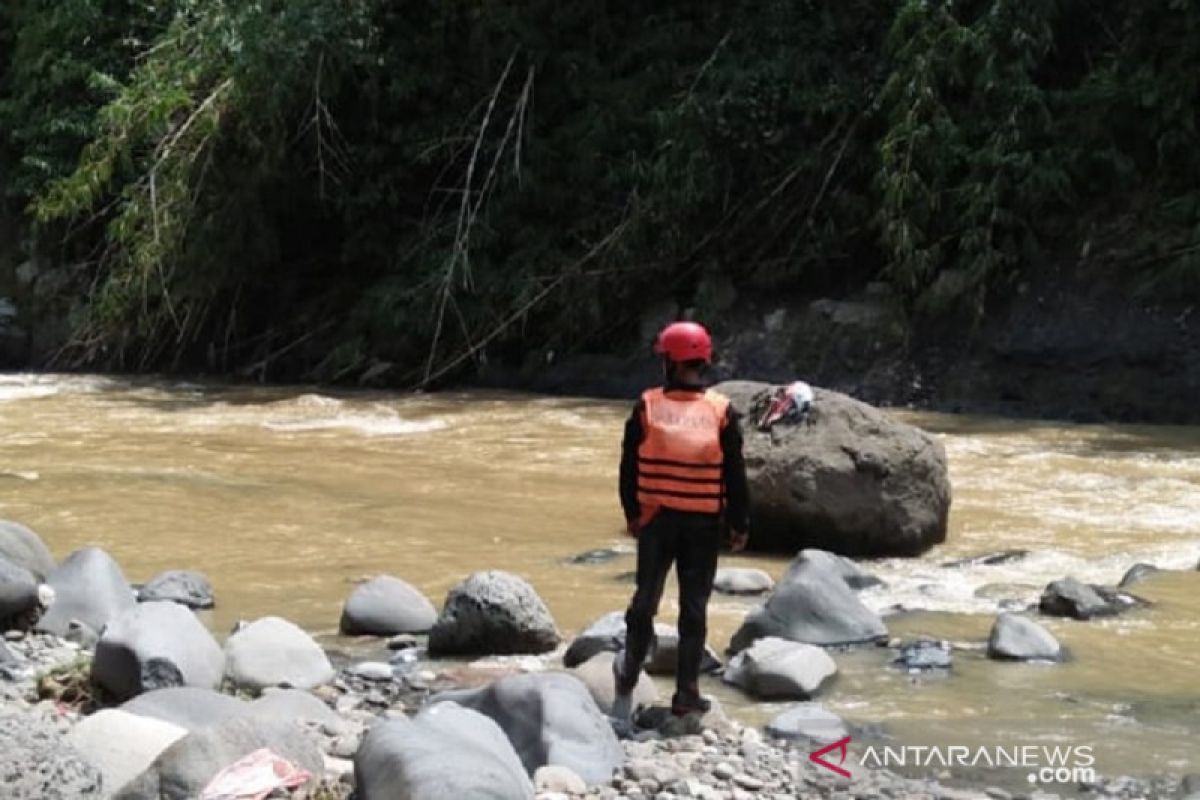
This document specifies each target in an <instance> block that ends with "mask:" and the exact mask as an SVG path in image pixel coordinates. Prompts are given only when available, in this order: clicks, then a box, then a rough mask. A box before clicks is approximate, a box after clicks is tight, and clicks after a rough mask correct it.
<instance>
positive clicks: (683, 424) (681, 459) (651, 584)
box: [613, 322, 749, 729]
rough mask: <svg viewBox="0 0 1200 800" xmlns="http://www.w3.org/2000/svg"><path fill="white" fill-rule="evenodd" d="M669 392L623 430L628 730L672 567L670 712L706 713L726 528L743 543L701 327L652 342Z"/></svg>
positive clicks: (619, 694) (619, 682)
mask: <svg viewBox="0 0 1200 800" xmlns="http://www.w3.org/2000/svg"><path fill="white" fill-rule="evenodd" d="M654 352H656V353H658V354H659V355H661V356H662V358H663V371H664V377H665V385H664V386H663V387H662V388H659V389H651V390H649V391H647V392H645V393H644V394H643V395H642V398H641V400H639V401H638V403H637V405H636V406H635V407H634V410H633V414H632V415H631V416H630V417H629V421H628V422H626V423H625V438H624V441H623V443H622V451H621V477H620V492H621V505H622V507H623V509H624V511H625V520H626V525H627V528H628V530H629V533H630V535H632V536H635V537H637V540H638V546H637V591H636V592H635V593H634V595H633V600H632V601H631V602H630V604H629V609H628V611H627V612H626V614H625V624H626V641H625V649H624V650H623V651H622V653H621V654H620V655H618V657H617V659H616V660H615V661H614V662H613V677H614V680H615V682H616V702H615V703H614V704H613V717H614V720H615V721H616V722H617V723H618V725H619V726H621V727H624V728H626V729H627V728H628V726H629V724H630V722H631V719H630V718H631V714H632V711H633V709H632V694H633V689H634V687H635V686H636V685H637V681H638V677H639V676H640V674H641V668H642V663H643V662H644V661H645V659H646V655H647V652H648V650H649V648H650V644H651V642H652V640H653V638H654V615H655V614H657V613H658V605H659V601H660V600H661V598H662V593H663V587H664V584H665V582H666V578H667V572H668V571H669V570H670V569H671V564H672V563H674V564H675V568H676V573H677V575H678V580H679V663H678V665H677V670H676V692H675V695H674V697H672V698H671V711H672V712H673V713H674V714H676V715H680V716H682V715H685V714H689V713H692V712H700V713H703V712H705V711H707V710H708V709H709V703H708V701H707V700H705V699H704V698H703V697H701V696H700V689H699V681H700V662H701V659H702V658H703V657H704V643H705V635H706V633H707V622H706V616H707V611H708V598H709V595H710V594H712V586H713V578H714V576H715V574H716V570H717V554H718V551H719V550H720V547H721V534H722V529H723V527H724V525H723V524H722V523H723V522H724V523H725V524H728V526H729V528H730V530H731V541H730V544H731V548H732V549H733V550H734V551H735V552H736V551H739V550H741V549H743V548H744V547H745V546H746V539H747V531H748V517H749V493H748V491H747V488H746V467H745V462H744V461H743V459H742V436H741V432H740V430H739V429H738V424H737V415H736V412H734V410H733V408H732V407H731V406H730V404H729V400H728V399H727V398H725V397H724V396H722V395H720V394H718V393H717V392H713V391H711V390H706V389H705V385H704V376H705V372H706V370H707V368H708V365H709V364H711V363H712V339H711V338H710V337H709V335H708V331H706V330H705V329H704V328H703V327H702V326H701V325H698V324H696V323H694V322H675V323H672V324H671V325H668V326H667V327H666V328H664V329H663V331H662V332H661V333H660V334H659V335H658V339H657V341H656V342H655V345H654Z"/></svg>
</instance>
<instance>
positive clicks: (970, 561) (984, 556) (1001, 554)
mask: <svg viewBox="0 0 1200 800" xmlns="http://www.w3.org/2000/svg"><path fill="white" fill-rule="evenodd" d="M1028 555H1029V551H1028V550H1021V549H1013V550H1000V551H997V552H995V553H981V554H980V555H977V556H967V557H966V558H959V559H955V560H954V561H946V562H943V564H942V566H943V567H944V568H946V569H959V568H962V567H996V566H1000V565H1001V564H1011V563H1012V562H1014V561H1020V560H1022V559H1024V558H1025V557H1026V556H1028Z"/></svg>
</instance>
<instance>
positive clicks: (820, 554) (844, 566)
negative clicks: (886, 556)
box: [779, 548, 883, 591]
mask: <svg viewBox="0 0 1200 800" xmlns="http://www.w3.org/2000/svg"><path fill="white" fill-rule="evenodd" d="M812 569H816V570H819V571H822V572H826V573H830V574H835V575H838V576H839V577H841V579H842V580H843V581H845V583H846V585H847V586H849V587H850V588H851V589H854V590H855V591H858V590H860V589H870V588H872V587H875V586H882V585H883V581H881V580H880V579H879V578H877V577H875V576H874V575H871V574H869V573H868V572H866V571H864V570H863V568H862V567H860V566H859V565H858V564H856V563H854V562H853V561H851V560H850V559H848V558H846V557H845V556H839V555H837V554H836V553H830V552H829V551H828V550H817V549H814V548H808V549H806V550H801V551H800V552H799V553H797V554H796V557H795V558H793V559H792V561H791V563H789V564H788V568H787V570H786V571H784V573H783V577H782V578H780V579H779V582H780V583H787V582H789V581H791V580H793V579H794V578H796V577H797V576H800V575H802V574H803V573H805V572H807V571H808V570H812Z"/></svg>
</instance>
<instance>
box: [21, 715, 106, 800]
mask: <svg viewBox="0 0 1200 800" xmlns="http://www.w3.org/2000/svg"><path fill="white" fill-rule="evenodd" d="M0 742H3V746H0V780H2V781H3V786H4V788H3V791H2V796H3V797H4V800H87V799H88V798H97V800H98V798H101V797H103V794H102V786H103V778H102V777H101V775H100V771H99V770H98V769H96V768H95V767H94V766H92V765H91V764H89V763H88V762H87V760H85V759H84V758H83V756H82V755H80V753H79V751H77V750H76V749H75V748H74V747H72V746H71V745H70V744H69V743H68V742H67V741H66V739H65V737H64V736H63V735H62V734H61V733H59V731H58V728H56V727H55V726H54V724H53V723H51V722H49V721H47V720H44V719H40V718H38V717H35V716H32V715H29V714H20V713H12V712H7V711H3V710H0Z"/></svg>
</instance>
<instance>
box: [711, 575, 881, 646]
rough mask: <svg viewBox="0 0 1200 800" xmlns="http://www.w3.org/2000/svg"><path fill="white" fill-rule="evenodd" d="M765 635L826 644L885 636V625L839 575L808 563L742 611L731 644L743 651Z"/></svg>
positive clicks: (855, 641)
mask: <svg viewBox="0 0 1200 800" xmlns="http://www.w3.org/2000/svg"><path fill="white" fill-rule="evenodd" d="M767 636H777V637H780V638H783V639H791V640H792V641H795V642H804V643H806V644H816V645H822V646H829V645H840V644H858V643H864V642H874V641H878V640H879V639H883V638H886V637H887V628H886V627H885V626H884V624H883V620H882V619H880V618H879V615H878V614H876V613H875V612H874V611H872V610H871V609H869V608H867V607H866V606H865V605H863V603H862V601H861V600H859V599H858V596H857V595H856V594H855V593H854V590H853V589H851V588H850V587H849V586H848V585H846V582H845V581H844V580H842V579H841V577H840V576H839V575H836V574H833V573H831V572H829V571H827V570H821V569H817V568H815V567H814V566H812V565H810V566H807V567H805V568H803V569H799V570H796V571H795V572H794V573H792V574H791V576H790V577H789V578H788V580H787V581H785V582H782V583H780V585H779V586H777V587H776V589H775V591H774V592H773V593H772V594H771V596H770V598H768V599H767V602H766V604H765V605H763V606H760V607H759V608H757V609H755V610H753V611H751V612H750V613H749V614H747V615H746V619H745V621H744V622H743V623H742V626H741V627H740V628H739V629H738V630H737V632H736V633H735V634H734V635H733V639H732V640H731V641H730V643H729V649H730V650H732V651H733V652H735V653H736V652H739V651H741V650H745V649H746V648H747V647H749V646H750V645H751V644H753V643H754V641H755V640H757V639H761V638H764V637H767Z"/></svg>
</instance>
